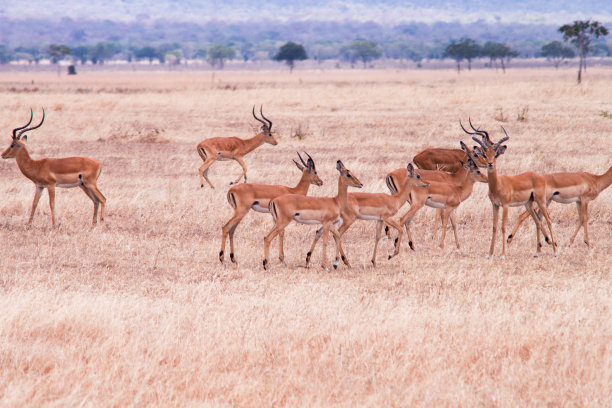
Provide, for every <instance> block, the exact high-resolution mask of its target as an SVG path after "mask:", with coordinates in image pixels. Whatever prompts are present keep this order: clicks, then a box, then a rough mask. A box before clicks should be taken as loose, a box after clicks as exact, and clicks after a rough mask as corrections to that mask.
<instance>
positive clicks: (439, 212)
mask: <svg viewBox="0 0 612 408" xmlns="http://www.w3.org/2000/svg"><path fill="white" fill-rule="evenodd" d="M442 217H443V215H442V209H441V208H436V216H435V217H434V227H433V232H432V233H431V240H432V241H433V240H435V239H436V233H437V232H438V222H439V221H442Z"/></svg>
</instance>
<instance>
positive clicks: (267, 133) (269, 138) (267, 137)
mask: <svg viewBox="0 0 612 408" xmlns="http://www.w3.org/2000/svg"><path fill="white" fill-rule="evenodd" d="M259 113H260V115H261V117H262V119H263V120H262V119H259V118H258V117H257V116H255V106H253V117H254V118H255V119H256V120H258V121H259V122H261V123H262V126H261V133H263V135H264V141H265V142H266V143H270V144H271V145H272V146H275V145H277V144H278V142H277V141H276V139H275V138H274V136H273V135H272V121H271V120H270V119H268V118H266V117H265V116H264V114H263V106H260V107H259ZM264 120H265V122H264Z"/></svg>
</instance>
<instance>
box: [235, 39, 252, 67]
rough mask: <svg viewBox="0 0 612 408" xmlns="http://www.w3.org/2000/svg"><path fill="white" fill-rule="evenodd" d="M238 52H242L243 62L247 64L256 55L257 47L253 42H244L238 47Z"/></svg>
mask: <svg viewBox="0 0 612 408" xmlns="http://www.w3.org/2000/svg"><path fill="white" fill-rule="evenodd" d="M238 51H240V56H242V60H243V61H244V62H247V61H248V60H252V59H253V56H254V55H255V46H254V45H253V43H251V42H243V43H241V44H240V46H239V47H238Z"/></svg>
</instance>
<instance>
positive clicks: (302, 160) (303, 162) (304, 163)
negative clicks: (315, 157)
mask: <svg viewBox="0 0 612 408" xmlns="http://www.w3.org/2000/svg"><path fill="white" fill-rule="evenodd" d="M296 153H297V155H298V157H299V158H300V161H301V162H302V164H303V165H304V166H306V167H308V164H306V162H305V161H304V159H302V156H300V152H296ZM304 153H306V152H304Z"/></svg>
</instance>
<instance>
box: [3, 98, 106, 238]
mask: <svg viewBox="0 0 612 408" xmlns="http://www.w3.org/2000/svg"><path fill="white" fill-rule="evenodd" d="M33 116H34V114H33V112H32V111H31V110H30V121H29V122H28V124H27V125H25V126H22V127H20V128H15V129H14V130H13V141H12V142H11V145H10V146H9V147H8V148H7V149H6V150H5V151H4V152H3V153H2V158H3V159H10V158H15V159H16V160H17V166H19V170H21V172H22V173H23V175H24V176H26V177H27V178H29V179H30V180H32V182H33V183H34V185H35V186H36V193H35V194H34V202H33V203H32V210H31V212H30V218H29V220H28V225H30V224H32V219H33V218H34V213H35V212H36V207H37V206H38V201H39V200H40V196H41V195H42V192H43V190H44V189H45V188H46V189H47V190H48V191H49V207H50V208H51V224H52V226H53V227H55V187H63V188H71V187H79V188H81V190H83V191H84V192H85V194H87V197H89V198H90V199H91V201H93V204H94V215H93V225H95V224H96V223H97V219H98V206H100V207H101V210H100V221H104V208H105V206H106V198H105V197H104V196H103V195H102V193H101V192H100V190H98V187H97V185H96V183H97V180H98V177H99V176H100V171H101V170H102V165H101V164H100V162H99V161H97V160H94V159H90V158H88V157H66V158H62V159H52V158H46V159H41V160H33V159H32V158H31V157H30V154H29V153H28V149H27V148H26V141H27V138H28V136H27V135H25V134H24V133H25V132H28V131H30V130H34V129H38V128H39V127H41V126H42V124H43V122H44V121H45V110H44V109H43V116H42V119H41V121H40V123H39V124H38V125H36V126H33V127H28V126H29V125H30V123H32V118H33ZM17 131H19V133H17ZM22 135H23V136H22Z"/></svg>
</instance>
